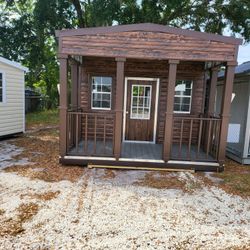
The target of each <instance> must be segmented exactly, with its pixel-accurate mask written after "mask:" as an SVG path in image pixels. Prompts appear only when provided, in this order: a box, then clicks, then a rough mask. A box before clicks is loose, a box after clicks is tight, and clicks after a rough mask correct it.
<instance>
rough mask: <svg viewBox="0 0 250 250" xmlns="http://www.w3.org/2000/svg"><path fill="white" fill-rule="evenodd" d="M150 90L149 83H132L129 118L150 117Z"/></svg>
mask: <svg viewBox="0 0 250 250" xmlns="http://www.w3.org/2000/svg"><path fill="white" fill-rule="evenodd" d="M151 91H152V90H151V86H150V85H132V93H131V104H132V105H131V111H130V118H131V119H145V120H149V119H150V107H151Z"/></svg>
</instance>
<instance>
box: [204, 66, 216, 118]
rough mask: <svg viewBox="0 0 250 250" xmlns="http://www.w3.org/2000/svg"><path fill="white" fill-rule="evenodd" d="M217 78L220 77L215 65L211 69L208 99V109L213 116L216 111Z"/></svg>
mask: <svg viewBox="0 0 250 250" xmlns="http://www.w3.org/2000/svg"><path fill="white" fill-rule="evenodd" d="M217 78H218V67H214V68H212V69H211V74H210V87H209V99H208V110H207V113H208V115H209V116H212V115H213V114H214V111H215V110H214V105H215V95H216V84H217Z"/></svg>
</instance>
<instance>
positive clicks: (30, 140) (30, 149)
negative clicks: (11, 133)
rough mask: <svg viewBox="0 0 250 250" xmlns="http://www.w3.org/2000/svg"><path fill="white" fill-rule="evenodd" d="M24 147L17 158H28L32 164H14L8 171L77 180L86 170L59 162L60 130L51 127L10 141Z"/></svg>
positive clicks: (34, 177) (24, 174)
mask: <svg viewBox="0 0 250 250" xmlns="http://www.w3.org/2000/svg"><path fill="white" fill-rule="evenodd" d="M10 143H11V144H14V145H15V146H17V147H22V148H23V152H22V153H21V154H19V155H18V156H16V157H17V158H28V159H29V161H30V162H32V164H28V165H26V166H25V167H24V166H17V165H15V166H12V167H8V168H6V169H5V171H6V172H17V173H18V174H19V175H21V176H25V177H29V178H31V179H40V180H44V181H47V182H57V181H61V180H69V181H71V182H75V181H77V180H79V178H80V177H81V176H82V175H83V173H84V171H86V170H85V169H84V168H82V167H76V166H62V165H61V164H59V138H58V130H55V129H50V130H45V131H39V132H35V133H32V134H27V135H25V136H22V137H19V138H17V139H15V140H12V141H11V142H10Z"/></svg>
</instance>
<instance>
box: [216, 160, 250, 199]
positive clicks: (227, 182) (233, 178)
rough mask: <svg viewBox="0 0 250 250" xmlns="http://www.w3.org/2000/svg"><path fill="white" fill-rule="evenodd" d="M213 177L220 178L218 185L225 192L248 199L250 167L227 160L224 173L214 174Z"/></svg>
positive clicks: (249, 193)
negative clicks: (220, 181)
mask: <svg viewBox="0 0 250 250" xmlns="http://www.w3.org/2000/svg"><path fill="white" fill-rule="evenodd" d="M214 176H216V177H218V178H221V179H222V180H223V181H222V183H221V184H220V187H222V188H223V189H224V190H225V191H227V192H229V193H232V194H237V195H240V196H242V197H250V167H249V166H247V165H240V164H238V163H236V162H234V161H232V160H229V159H227V161H226V167H225V171H224V172H222V173H215V174H214Z"/></svg>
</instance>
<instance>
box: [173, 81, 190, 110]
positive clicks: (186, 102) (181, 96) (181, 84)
mask: <svg viewBox="0 0 250 250" xmlns="http://www.w3.org/2000/svg"><path fill="white" fill-rule="evenodd" d="M192 87H193V82H192V81H190V80H178V81H176V86H175V98H174V111H175V112H183V113H190V110H191V101H192Z"/></svg>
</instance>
